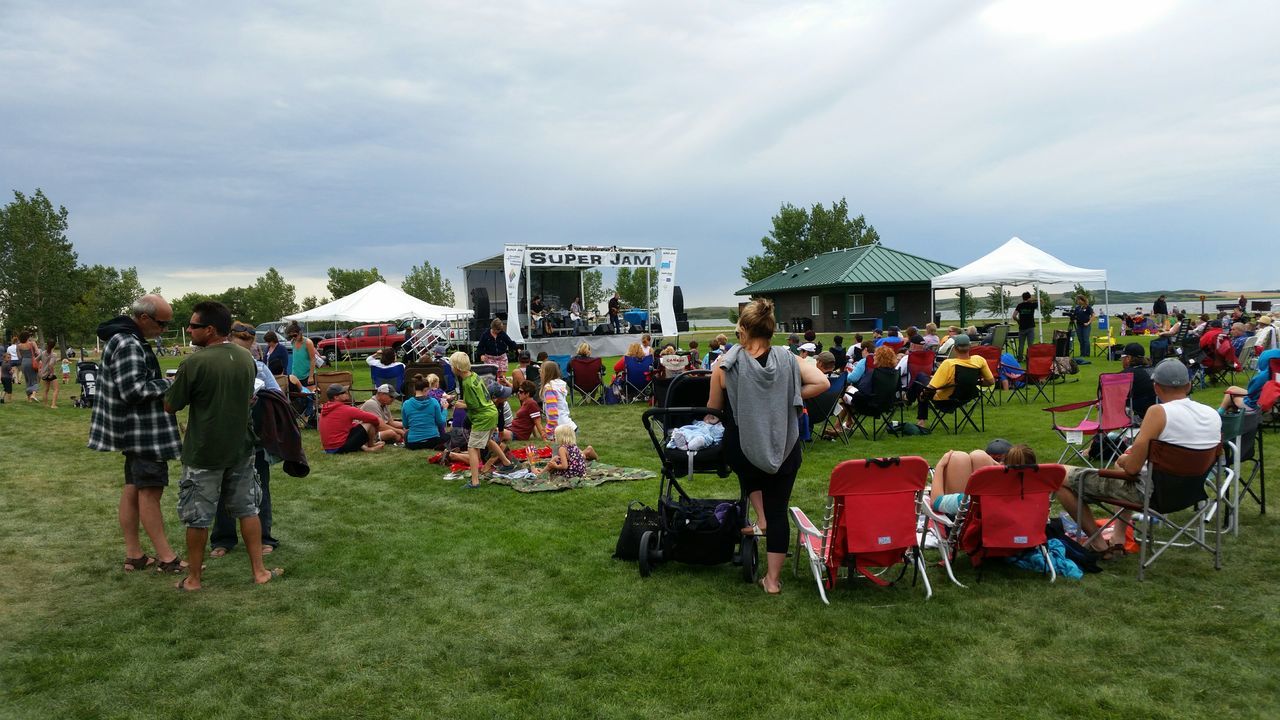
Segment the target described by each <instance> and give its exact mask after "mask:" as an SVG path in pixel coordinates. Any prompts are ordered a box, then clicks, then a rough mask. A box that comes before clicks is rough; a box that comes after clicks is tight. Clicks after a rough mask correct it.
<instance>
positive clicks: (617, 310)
mask: <svg viewBox="0 0 1280 720" xmlns="http://www.w3.org/2000/svg"><path fill="white" fill-rule="evenodd" d="M609 324H610V325H612V326H613V334H614V335H617V334H618V333H621V332H622V299H621V298H619V297H618V291H617V290H614V291H613V297H611V298H609Z"/></svg>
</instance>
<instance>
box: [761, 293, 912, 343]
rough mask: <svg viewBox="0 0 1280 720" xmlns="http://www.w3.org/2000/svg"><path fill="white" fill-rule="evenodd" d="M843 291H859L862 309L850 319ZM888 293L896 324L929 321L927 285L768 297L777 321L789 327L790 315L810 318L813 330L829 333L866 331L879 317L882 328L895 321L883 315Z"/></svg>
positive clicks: (906, 324) (781, 294)
mask: <svg viewBox="0 0 1280 720" xmlns="http://www.w3.org/2000/svg"><path fill="white" fill-rule="evenodd" d="M847 294H859V295H862V297H863V312H862V313H860V314H858V315H855V316H854V317H853V318H852V319H850V318H848V317H846V314H845V310H844V298H845V296H846V295H847ZM814 295H817V296H818V306H819V307H818V313H817V315H816V316H815V315H814V314H813V313H812V311H811V301H810V298H812V297H813V296H814ZM890 295H892V296H893V297H894V305H895V307H896V308H897V321H896V324H897V325H898V326H899V327H904V328H905V327H907V326H908V325H916V326H918V327H923V326H924V324H925V323H927V322H929V320H930V318H929V295H930V288H929V286H928V285H920V284H916V285H908V286H902V287H883V286H877V287H875V289H871V288H867V287H859V286H849V287H848V288H841V289H840V290H838V291H833V289H832V288H824V289H821V290H797V291H792V292H786V293H779V294H777V295H773V296H770V299H771V300H773V305H774V315H775V316H776V317H777V319H778V322H779V323H788V327H790V323H791V322H792V320H793V319H794V318H811V319H812V320H813V327H814V329H815V330H817V331H818V332H825V333H831V332H848V331H861V330H870V329H871V328H873V327H874V326H875V320H877V319H878V320H881V321H882V324H883V325H884V326H885V327H888V326H889V325H891V324H895V323H894V322H893V320H892V318H889V317H886V310H887V308H886V305H887V303H886V298H887V296H890ZM832 310H835V311H836V314H835V315H833V314H832V312H831V311H832Z"/></svg>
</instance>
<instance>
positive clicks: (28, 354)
mask: <svg viewBox="0 0 1280 720" xmlns="http://www.w3.org/2000/svg"><path fill="white" fill-rule="evenodd" d="M39 354H40V348H39V347H37V346H36V343H35V341H34V340H32V339H31V333H29V332H26V331H23V332H21V333H18V362H19V363H21V364H22V380H23V383H24V384H25V385H26V387H27V402H35V401H36V391H37V390H39V389H40V372H39V370H38V366H39V364H40V360H39V358H37V357H36V356H37V355H39Z"/></svg>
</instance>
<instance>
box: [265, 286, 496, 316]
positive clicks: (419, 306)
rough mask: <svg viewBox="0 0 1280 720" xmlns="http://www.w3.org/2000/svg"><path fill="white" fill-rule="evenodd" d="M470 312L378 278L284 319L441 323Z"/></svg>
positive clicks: (467, 314) (468, 314)
mask: <svg viewBox="0 0 1280 720" xmlns="http://www.w3.org/2000/svg"><path fill="white" fill-rule="evenodd" d="M470 315H471V311H470V310H462V309H459V308H451V307H444V306H443V305H433V304H431V303H429V302H426V301H424V300H419V299H418V298H416V297H414V296H412V295H410V294H409V293H406V292H405V291H403V290H401V289H399V288H394V287H391V286H390V285H388V284H386V283H384V282H381V281H379V282H375V283H373V284H372V285H369V286H368V287H365V288H361V289H360V290H357V291H355V292H353V293H351V294H350V295H348V296H346V297H342V298H338V299H337V300H334V301H332V302H328V303H325V304H324V305H321V306H320V307H317V308H312V309H311V310H305V311H303V312H300V313H294V314H293V315H288V316H286V317H285V320H297V321H299V322H320V321H333V322H358V323H373V322H385V321H389V320H409V319H415V320H423V321H437V322H444V321H448V320H452V319H455V318H459V317H469V316H470Z"/></svg>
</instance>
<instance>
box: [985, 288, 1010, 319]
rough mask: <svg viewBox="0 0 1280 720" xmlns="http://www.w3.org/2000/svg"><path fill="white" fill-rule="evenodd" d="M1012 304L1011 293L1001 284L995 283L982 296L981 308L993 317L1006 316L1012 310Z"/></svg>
mask: <svg viewBox="0 0 1280 720" xmlns="http://www.w3.org/2000/svg"><path fill="white" fill-rule="evenodd" d="M1014 304H1015V303H1014V302H1013V293H1011V292H1009V291H1008V290H1005V289H1004V286H1003V285H996V286H995V287H993V288H991V291H990V292H989V293H987V296H986V297H985V298H983V300H982V309H983V310H986V311H987V312H989V313H991V315H992V316H993V317H998V318H999V317H1006V316H1007V315H1008V314H1009V313H1010V312H1012V311H1013V306H1014Z"/></svg>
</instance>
